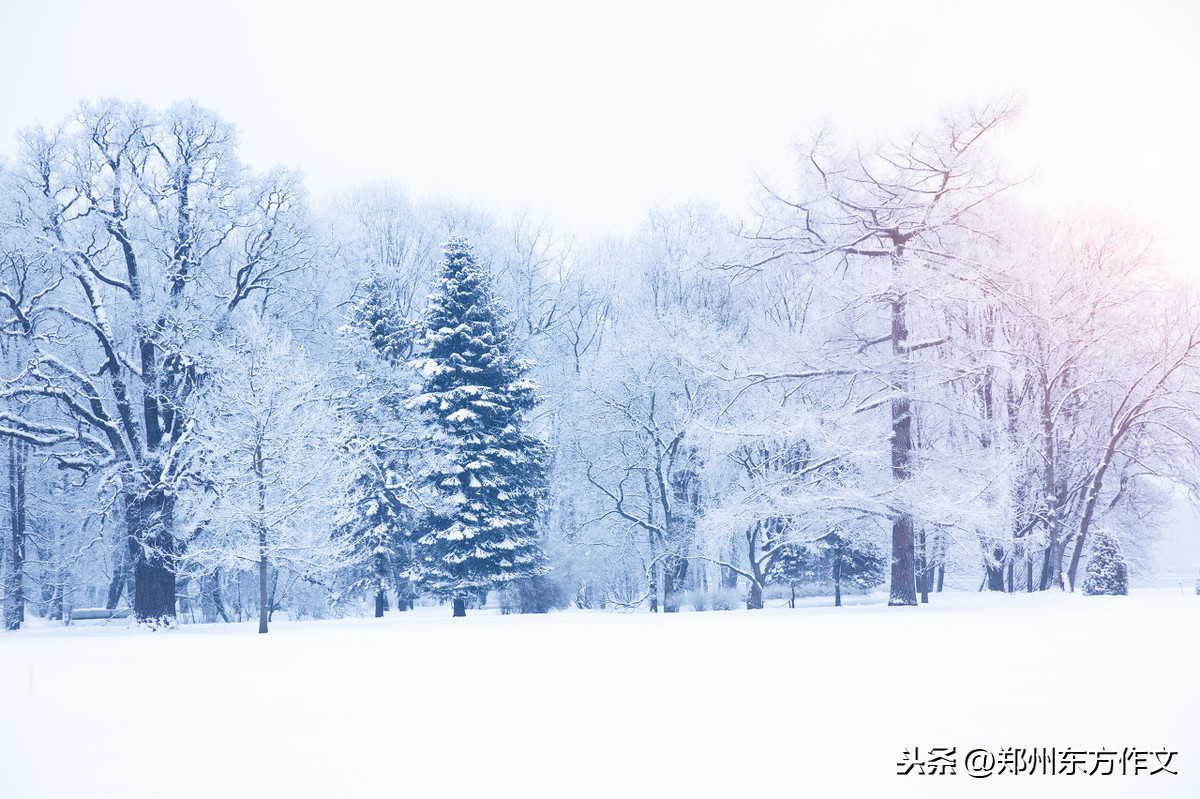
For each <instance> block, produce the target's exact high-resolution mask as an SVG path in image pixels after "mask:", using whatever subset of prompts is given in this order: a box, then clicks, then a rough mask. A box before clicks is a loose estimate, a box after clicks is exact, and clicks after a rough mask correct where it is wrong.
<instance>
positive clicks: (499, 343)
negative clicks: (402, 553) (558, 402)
mask: <svg viewBox="0 0 1200 799" xmlns="http://www.w3.org/2000/svg"><path fill="white" fill-rule="evenodd" d="M443 252H444V253H445V259H446V260H445V264H444V266H443V271H442V275H441V277H440V279H439V280H438V282H437V285H436V287H435V290H434V293H433V294H432V295H431V296H430V303H429V307H428V308H427V310H426V314H425V332H424V335H423V336H422V338H421V340H420V341H419V342H418V343H419V345H420V346H421V347H422V348H423V350H424V354H425V357H424V358H423V359H421V361H420V362H419V365H420V368H421V372H422V375H423V376H424V380H425V382H424V385H423V391H422V393H421V394H420V396H418V397H417V399H416V400H415V405H416V407H418V408H420V409H421V410H422V411H423V412H424V414H425V417H426V421H427V423H428V429H429V444H431V445H432V447H431V448H432V453H431V454H432V458H431V462H430V465H429V466H428V468H427V469H426V471H425V474H424V482H425V484H426V486H427V487H428V488H429V489H430V490H431V492H432V494H433V497H434V501H433V503H432V505H433V507H432V509H431V511H430V513H429V515H428V517H427V519H426V522H425V532H424V534H423V535H421V537H420V538H419V539H418V540H417V546H416V548H415V552H414V560H413V568H412V569H411V572H410V573H411V574H412V576H413V577H414V579H415V580H416V581H417V582H418V584H419V585H420V586H421V587H422V588H424V589H425V590H427V591H429V592H431V593H433V594H436V595H438V596H442V597H446V598H449V599H452V600H453V602H454V615H455V616H463V615H466V600H467V599H468V597H471V596H477V595H479V594H481V593H486V592H487V591H488V590H489V589H492V588H498V587H500V586H502V585H504V584H505V583H508V582H510V581H512V580H518V579H522V578H526V577H533V576H536V575H539V574H542V573H544V572H545V571H546V565H545V555H544V554H543V552H542V550H541V547H540V545H539V543H538V535H537V517H538V510H539V505H540V504H541V501H542V500H543V498H544V497H545V494H546V462H547V451H546V447H545V445H544V444H543V443H542V442H541V441H540V440H538V439H537V438H536V437H534V436H532V435H529V434H527V433H526V432H525V431H524V426H525V425H524V414H525V412H527V411H529V410H530V409H532V408H533V407H534V405H535V404H536V402H537V400H536V397H535V393H534V386H533V384H532V382H530V381H529V380H528V379H527V378H526V376H525V375H526V372H527V370H528V365H527V364H526V363H525V362H523V361H521V360H519V359H518V358H517V357H516V356H515V353H513V351H512V340H511V338H510V331H509V329H508V327H507V325H506V321H505V316H506V314H505V311H504V308H503V306H502V305H501V304H500V303H499V302H498V301H497V300H496V298H495V297H494V295H493V293H492V287H491V281H490V279H489V277H488V274H487V272H486V271H485V270H484V268H483V267H481V266H480V265H479V264H478V263H476V261H475V256H474V254H473V252H472V251H471V248H470V246H469V245H468V244H467V242H466V241H465V240H464V239H462V238H454V239H451V240H450V241H449V242H448V243H447V244H446V245H445V246H444V247H443Z"/></svg>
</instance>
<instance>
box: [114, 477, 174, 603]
mask: <svg viewBox="0 0 1200 799" xmlns="http://www.w3.org/2000/svg"><path fill="white" fill-rule="evenodd" d="M125 508H126V510H125V516H126V523H127V524H128V527H129V541H130V547H131V549H132V552H131V553H130V555H131V559H132V561H133V614H134V617H135V618H136V619H137V620H138V621H139V622H142V623H148V624H170V623H171V622H173V621H174V620H175V563H176V559H177V557H178V551H177V546H178V545H177V543H176V541H175V538H174V536H173V535H172V534H171V532H170V530H171V529H172V511H173V509H174V500H173V499H172V498H170V497H168V496H166V495H165V494H164V492H163V490H162V489H161V488H159V487H156V488H153V489H151V490H150V492H149V494H148V495H146V496H132V497H127V498H126V501H125Z"/></svg>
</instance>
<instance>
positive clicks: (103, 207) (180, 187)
mask: <svg viewBox="0 0 1200 799" xmlns="http://www.w3.org/2000/svg"><path fill="white" fill-rule="evenodd" d="M11 184H12V185H11V193H10V197H11V202H9V203H8V204H7V205H6V207H5V208H4V218H3V226H4V227H6V228H8V229H9V230H10V237H9V238H8V240H7V241H6V245H5V246H6V250H7V252H6V253H5V255H6V256H8V257H9V258H10V259H13V258H15V259H16V260H20V261H24V262H27V263H33V264H36V265H37V266H38V272H37V274H38V279H39V281H40V285H37V286H36V287H32V286H29V285H27V284H26V283H24V282H23V281H22V278H23V276H24V275H23V273H22V272H21V270H20V269H13V270H5V273H4V280H3V285H0V300H2V301H3V302H4V304H5V306H6V307H7V311H8V315H9V319H8V320H6V322H7V328H8V329H10V330H13V331H14V332H15V333H17V334H18V335H19V336H20V337H21V338H22V339H23V345H24V346H25V347H26V348H27V349H28V358H26V359H25V368H24V369H23V371H22V372H21V373H20V374H18V375H16V376H15V378H14V379H12V380H9V381H7V382H6V384H5V386H4V388H3V390H0V399H2V400H5V401H6V402H7V403H8V407H14V406H19V407H20V410H19V411H17V412H12V413H8V414H6V415H5V420H4V434H5V435H7V436H10V437H16V438H19V439H21V440H23V441H25V442H26V443H28V444H30V445H32V446H35V447H39V448H43V449H45V450H47V451H48V452H49V454H50V455H51V457H53V458H54V459H56V461H57V462H58V463H59V464H60V465H61V466H62V467H64V468H68V469H74V470H79V471H81V472H83V473H85V474H89V475H96V474H99V475H100V476H101V477H102V479H103V480H104V481H105V482H106V484H108V485H112V486H115V487H116V488H115V490H116V494H117V506H118V507H119V509H120V513H121V514H122V516H123V519H124V523H125V526H126V535H125V536H124V537H123V538H122V540H121V541H120V542H119V546H121V547H126V548H128V552H129V558H130V560H131V561H132V572H133V576H134V591H133V594H134V611H135V615H136V616H137V618H138V619H139V620H140V621H143V622H149V623H156V622H160V621H164V620H166V621H170V620H173V619H174V617H175V603H176V596H175V593H176V584H175V582H176V567H177V562H178V559H179V558H180V556H181V555H182V554H183V553H184V551H185V546H186V540H185V537H184V536H182V535H181V534H180V529H181V524H182V523H183V522H184V520H181V519H180V518H178V517H177V515H176V501H177V499H178V496H179V494H178V491H179V488H180V485H181V484H182V482H185V481H186V480H187V479H188V478H187V475H186V474H184V473H183V472H182V471H181V467H182V465H183V464H185V463H188V462H189V461H188V459H187V458H186V457H185V454H186V451H187V449H188V448H189V446H190V443H191V442H190V438H189V436H190V431H191V424H190V422H191V421H192V420H191V419H190V418H189V416H188V414H187V412H186V410H185V408H186V405H187V402H188V398H189V397H190V396H191V394H192V393H193V391H194V389H195V387H196V383H195V370H194V358H195V354H196V350H197V348H198V346H199V343H200V342H203V341H205V340H209V339H212V338H214V337H216V336H218V335H219V334H220V331H222V330H224V329H225V328H226V327H227V326H228V324H229V320H230V319H231V317H232V315H233V314H234V313H235V311H237V309H239V308H240V307H242V306H243V305H244V304H249V302H248V301H251V300H258V301H261V302H262V303H266V302H267V301H268V298H269V297H271V295H272V292H274V291H276V290H277V289H278V288H279V287H280V286H281V285H283V283H284V282H285V281H286V279H287V276H288V275H290V274H292V273H294V272H296V271H297V270H300V269H302V268H304V267H305V266H306V265H307V263H308V261H309V259H310V258H311V240H310V238H311V237H310V235H309V233H308V231H307V227H306V219H305V213H304V205H303V189H302V187H301V186H300V184H299V182H298V179H297V178H296V176H295V175H294V174H291V173H288V172H284V171H279V170H277V171H274V172H272V173H269V174H267V175H265V176H257V175H254V174H252V173H250V172H248V171H247V170H246V169H244V168H243V167H242V165H241V164H240V163H239V162H238V160H237V156H236V143H235V136H234V131H233V128H232V127H231V126H230V125H229V124H228V123H226V122H225V121H223V120H221V119H220V118H218V117H216V116H215V115H214V114H212V113H211V112H209V111H206V110H205V109H202V108H199V107H197V106H195V105H193V104H182V105H179V106H175V107H173V108H171V109H169V110H168V111H166V112H164V113H155V112H153V111H151V110H149V109H147V108H145V107H143V106H141V105H138V104H127V103H121V102H118V101H112V100H108V101H104V102H101V103H98V104H85V105H83V106H82V107H81V108H80V110H79V111H78V113H76V114H74V115H72V117H71V118H70V119H69V120H68V121H67V122H65V123H64V124H62V125H60V126H58V127H56V128H53V129H51V130H46V129H43V128H41V127H38V128H34V129H32V130H29V131H27V132H25V134H24V135H23V137H22V140H21V151H20V155H19V159H18V162H17V165H16V166H15V168H14V169H13V171H12V176H11ZM30 289H33V290H30ZM122 579H123V578H121V577H118V578H117V579H114V589H119V587H120V584H121V583H120V580H122ZM115 599H116V597H115V596H113V595H111V594H110V603H115Z"/></svg>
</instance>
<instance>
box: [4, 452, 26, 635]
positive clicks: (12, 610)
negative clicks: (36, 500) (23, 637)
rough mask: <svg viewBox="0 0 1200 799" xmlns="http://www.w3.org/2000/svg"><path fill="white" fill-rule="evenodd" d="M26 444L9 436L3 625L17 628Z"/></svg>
mask: <svg viewBox="0 0 1200 799" xmlns="http://www.w3.org/2000/svg"><path fill="white" fill-rule="evenodd" d="M28 447H29V445H27V444H25V443H23V442H20V441H17V440H16V439H14V438H10V439H9V440H8V500H9V517H8V519H9V532H10V536H9V545H10V547H11V549H10V550H9V551H10V552H11V558H10V560H11V561H12V563H11V566H10V568H9V577H8V580H7V581H6V589H7V590H6V591H5V594H4V629H6V630H19V629H20V628H21V623H22V622H23V621H25V590H24V573H25V457H26V454H27V453H28Z"/></svg>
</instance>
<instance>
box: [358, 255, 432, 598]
mask: <svg viewBox="0 0 1200 799" xmlns="http://www.w3.org/2000/svg"><path fill="white" fill-rule="evenodd" d="M400 299H401V301H398V298H397V296H396V293H395V291H394V287H393V286H392V285H391V283H390V282H389V281H387V280H385V279H384V278H383V277H382V276H380V275H378V274H376V275H372V276H371V277H370V279H368V280H367V282H366V283H365V284H364V286H363V287H362V293H361V296H360V297H359V298H358V300H357V301H356V302H355V304H354V306H353V310H352V312H351V317H350V320H349V322H350V323H349V324H348V325H347V327H346V328H345V332H346V333H347V335H346V336H345V337H344V338H345V341H346V342H347V343H348V345H349V350H350V352H351V353H352V355H353V357H352V361H353V363H352V364H351V365H350V368H351V369H352V370H353V374H354V386H355V401H354V407H353V410H352V418H353V419H354V424H355V427H356V429H357V432H356V435H357V437H358V438H359V440H360V442H361V444H362V446H363V450H364V452H363V455H364V458H363V464H364V469H363V471H362V473H361V474H360V475H359V476H358V479H357V480H356V481H355V486H354V492H353V496H354V510H353V511H352V512H351V513H350V514H349V518H348V519H347V520H346V522H345V524H344V525H343V527H342V529H341V531H340V534H341V535H343V536H345V538H346V540H347V542H348V543H349V545H350V548H351V552H350V558H349V563H348V565H347V569H346V577H347V578H348V580H349V585H348V586H347V591H349V592H350V593H351V594H362V593H367V594H369V595H371V596H373V597H374V600H375V616H376V617H377V618H378V617H382V616H383V613H384V610H385V607H386V605H387V591H388V590H389V589H391V590H393V591H395V592H396V595H397V604H398V607H399V609H400V610H406V609H408V608H411V607H412V602H413V599H414V593H413V589H412V586H411V583H410V581H409V580H408V579H407V578H405V577H404V576H403V574H404V573H405V572H406V571H408V569H409V567H410V565H411V559H412V553H411V541H410V538H411V534H412V532H413V530H414V529H415V525H416V521H417V515H418V514H417V510H416V502H415V500H414V498H413V493H414V490H413V489H414V486H413V485H412V475H413V472H414V471H415V466H414V464H413V462H414V461H415V460H416V459H417V457H418V453H419V451H420V440H419V432H420V431H419V426H418V424H417V423H416V422H417V420H416V419H415V418H414V414H413V413H412V412H411V410H409V408H408V407H407V406H408V403H407V400H408V399H409V398H410V393H411V392H410V390H409V386H408V383H409V382H410V381H408V380H406V379H405V376H404V375H405V372H406V371H407V370H404V371H403V372H402V371H401V370H402V368H403V367H404V366H405V365H406V364H407V362H408V359H409V357H410V356H411V354H412V349H413V346H414V339H415V337H416V335H417V334H418V332H419V330H418V329H417V327H418V326H417V325H415V324H413V323H411V322H410V321H409V320H408V319H407V318H406V315H405V313H404V304H403V303H402V298H400Z"/></svg>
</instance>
